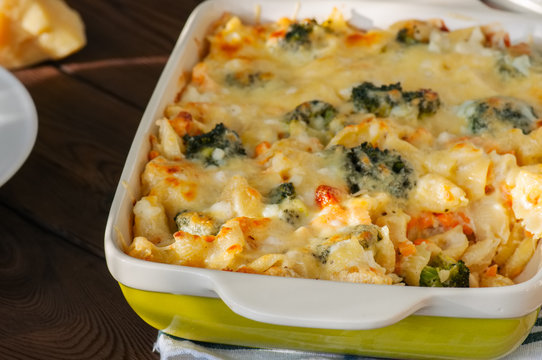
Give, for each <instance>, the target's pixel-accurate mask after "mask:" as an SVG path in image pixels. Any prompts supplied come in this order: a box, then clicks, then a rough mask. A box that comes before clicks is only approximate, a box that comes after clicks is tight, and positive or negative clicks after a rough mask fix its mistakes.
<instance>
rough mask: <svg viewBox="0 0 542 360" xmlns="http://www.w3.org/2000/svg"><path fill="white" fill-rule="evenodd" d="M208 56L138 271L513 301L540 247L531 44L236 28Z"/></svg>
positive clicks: (488, 38) (432, 29)
mask: <svg viewBox="0 0 542 360" xmlns="http://www.w3.org/2000/svg"><path fill="white" fill-rule="evenodd" d="M209 43H210V49H209V53H208V54H207V56H206V57H205V58H204V59H203V60H202V61H201V62H200V63H199V64H197V65H196V66H195V67H194V69H193V72H192V79H191V82H190V83H189V84H188V85H187V86H186V87H185V88H184V89H182V92H181V94H180V97H179V100H178V101H177V102H176V103H174V104H171V105H170V106H169V107H168V108H167V109H166V111H165V117H164V118H163V119H159V120H158V121H157V125H158V131H157V135H156V136H153V137H152V139H151V142H152V145H153V146H152V150H151V152H150V153H149V162H148V164H147V165H146V167H145V170H144V172H143V174H142V197H141V198H140V199H139V201H138V202H137V203H136V205H135V207H134V215H135V216H134V218H135V221H134V240H133V242H132V245H131V246H130V247H129V248H128V250H127V252H128V254H130V255H132V256H135V257H139V258H142V259H145V260H150V261H157V262H165V263H172V264H179V265H186V266H196V267H205V268H210V269H220V270H227V271H239V272H248V273H257V274H267V275H276V276H289V277H305V278H315V279H328V280H338V281H350V282H360V283H373V284H398V283H404V284H407V285H422V286H471V287H477V286H502V285H509V284H513V278H514V277H515V276H517V275H518V274H519V273H520V272H521V271H522V269H523V268H524V267H525V265H526V263H527V262H528V260H529V259H530V257H531V256H532V254H533V253H534V249H535V248H536V246H537V243H538V239H539V238H540V237H541V236H542V225H541V224H542V198H541V195H542V190H541V189H542V165H541V164H540V163H541V161H542V130H541V128H540V118H539V116H540V114H542V85H541V84H542V60H541V58H540V56H538V55H537V54H535V53H534V52H533V51H532V49H531V48H530V46H529V45H528V44H524V43H522V44H513V45H511V44H510V41H509V39H508V36H507V34H506V33H505V32H504V31H502V30H499V29H495V28H490V27H484V26H482V27H473V28H468V29H457V30H453V31H450V30H449V29H447V27H446V25H445V24H444V22H443V21H441V20H430V21H420V20H408V21H403V22H400V23H397V24H394V25H393V26H391V27H390V28H389V29H386V30H376V29H375V30H370V31H365V30H363V29H356V28H353V27H351V26H349V25H348V24H347V23H346V22H345V21H344V20H343V18H342V16H341V14H339V13H338V12H337V11H334V12H333V13H332V15H331V16H330V18H329V19H328V20H327V21H325V22H323V23H317V22H316V21H314V20H310V19H307V20H302V21H294V20H291V19H280V20H279V21H277V22H275V23H269V24H258V25H247V24H243V23H242V22H241V21H240V20H239V19H238V18H237V17H234V16H226V17H225V18H224V19H223V21H222V22H221V24H220V25H219V26H218V27H217V28H216V29H215V31H214V32H213V33H212V34H211V35H210V36H209ZM443 259H444V260H443ZM443 261H445V262H446V264H444V265H443ZM458 264H461V265H465V266H466V268H468V270H467V272H466V273H465V272H464V271H463V270H464V269H465V268H462V269H463V270H462V271H463V273H462V275H461V276H463V280H461V281H458V280H457V278H456V276H457V274H454V271H455V270H456V269H457V268H459V265H458ZM469 272H470V275H469ZM431 276H432V277H431ZM465 281H466V282H465Z"/></svg>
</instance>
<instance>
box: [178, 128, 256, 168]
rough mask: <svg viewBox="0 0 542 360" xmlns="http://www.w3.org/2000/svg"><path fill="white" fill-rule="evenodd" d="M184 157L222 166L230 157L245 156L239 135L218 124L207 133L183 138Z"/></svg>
mask: <svg viewBox="0 0 542 360" xmlns="http://www.w3.org/2000/svg"><path fill="white" fill-rule="evenodd" d="M183 141H184V145H185V148H186V150H185V155H186V157H187V158H188V159H195V160H199V161H201V162H203V163H204V164H205V165H216V166H219V165H222V164H224V163H225V161H226V160H227V159H229V158H231V157H234V156H239V155H246V152H245V149H244V148H243V144H242V143H241V140H240V139H239V135H237V133H236V132H235V131H233V130H230V129H228V128H227V127H226V126H224V124H222V123H220V124H218V125H216V126H215V128H214V129H213V130H211V131H209V132H208V133H205V134H201V135H196V136H190V135H188V134H186V135H184V136H183Z"/></svg>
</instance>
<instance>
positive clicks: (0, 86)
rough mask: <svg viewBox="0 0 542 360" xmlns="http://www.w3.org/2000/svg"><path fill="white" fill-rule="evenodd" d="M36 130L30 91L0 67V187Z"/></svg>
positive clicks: (20, 160)
mask: <svg viewBox="0 0 542 360" xmlns="http://www.w3.org/2000/svg"><path fill="white" fill-rule="evenodd" d="M37 133H38V115H37V113H36V108H35V106H34V102H33V101H32V98H31V97H30V94H28V91H26V88H25V87H24V86H23V84H21V82H20V81H19V80H18V79H17V78H16V77H15V76H13V75H12V74H11V73H10V72H9V71H7V70H6V69H4V68H1V67H0V186H2V185H3V184H4V183H5V182H6V181H8V180H9V178H11V177H12V176H13V175H14V174H15V173H16V172H17V170H19V168H20V167H21V165H22V164H23V163H24V161H25V160H26V158H27V157H28V155H29V154H30V151H31V150H32V147H33V146H34V142H35V141H36V135H37Z"/></svg>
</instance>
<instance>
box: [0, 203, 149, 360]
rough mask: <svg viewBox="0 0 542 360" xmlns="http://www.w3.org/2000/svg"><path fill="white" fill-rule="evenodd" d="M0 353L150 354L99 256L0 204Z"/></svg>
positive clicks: (143, 332) (145, 332)
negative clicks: (49, 232) (48, 232)
mask: <svg viewBox="0 0 542 360" xmlns="http://www.w3.org/2000/svg"><path fill="white" fill-rule="evenodd" d="M0 217H1V218H2V222H1V223H0V234H2V241H1V242H0V319H2V320H1V322H0V359H121V358H123V359H155V358H157V355H156V354H153V353H152V343H153V341H154V340H155V338H156V334H157V333H156V331H155V330H154V329H152V328H151V327H150V326H148V325H146V324H144V323H143V321H142V320H141V319H139V317H137V315H136V314H135V313H134V312H133V311H132V310H131V308H130V307H129V306H128V304H127V303H126V302H125V301H124V300H123V299H122V294H121V292H120V289H119V287H118V285H117V283H116V282H115V281H114V280H113V278H112V277H111V276H110V275H109V273H108V271H107V268H106V264H105V262H104V261H103V259H100V258H99V257H96V256H94V255H91V254H89V253H88V252H86V251H83V250H81V249H79V248H77V247H74V246H71V245H69V244H66V243H65V242H64V241H63V240H62V239H59V238H58V237H55V236H52V235H47V234H44V232H43V231H41V229H39V228H37V227H35V226H32V225H30V224H28V222H27V221H25V220H24V219H22V218H20V217H18V216H16V215H14V214H13V213H12V212H11V211H9V210H8V209H6V208H5V207H3V206H0Z"/></svg>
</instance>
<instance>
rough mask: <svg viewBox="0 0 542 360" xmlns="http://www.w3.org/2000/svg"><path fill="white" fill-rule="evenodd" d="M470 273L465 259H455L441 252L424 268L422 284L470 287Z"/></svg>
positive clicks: (428, 285)
mask: <svg viewBox="0 0 542 360" xmlns="http://www.w3.org/2000/svg"><path fill="white" fill-rule="evenodd" d="M469 275H470V270H469V268H468V267H467V265H465V263H464V262H463V261H461V260H459V261H455V260H454V259H452V258H450V257H448V256H445V255H443V254H442V253H441V254H439V255H437V256H435V257H434V258H433V259H431V261H430V262H429V264H428V265H427V266H425V267H424V268H423V269H422V272H421V274H420V286H425V287H469ZM441 276H442V278H444V280H443V279H442V278H441Z"/></svg>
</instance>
